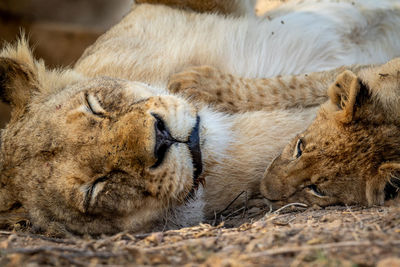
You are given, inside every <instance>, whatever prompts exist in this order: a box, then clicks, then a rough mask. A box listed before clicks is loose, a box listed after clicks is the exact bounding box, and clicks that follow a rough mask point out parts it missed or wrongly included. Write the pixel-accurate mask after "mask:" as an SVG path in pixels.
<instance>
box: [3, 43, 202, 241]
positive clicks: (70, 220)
mask: <svg viewBox="0 0 400 267" xmlns="http://www.w3.org/2000/svg"><path fill="white" fill-rule="evenodd" d="M0 56H1V57H0V89H1V90H0V93H1V94H0V96H1V99H2V100H4V101H6V102H8V103H10V104H11V106H12V107H13V112H12V119H11V121H10V123H9V124H8V125H7V127H6V128H5V129H4V130H3V132H2V136H1V176H0V179H1V180H0V182H1V183H0V205H1V206H0V211H1V212H3V213H4V212H11V211H12V210H13V208H15V207H20V206H21V205H22V207H23V208H24V209H25V210H27V211H28V214H29V219H30V220H31V221H32V222H33V225H34V226H36V227H38V228H46V229H49V228H54V229H56V230H57V229H58V230H61V231H62V230H67V231H70V232H73V233H90V234H99V233H106V234H107V233H114V232H117V231H121V230H131V231H137V230H146V227H145V226H148V227H151V226H152V224H151V223H152V222H153V221H155V220H158V219H160V217H162V216H163V213H164V212H165V211H166V210H167V209H168V207H170V206H172V205H178V204H180V203H182V202H184V201H185V200H186V199H187V198H188V196H190V194H191V191H192V190H193V189H194V188H195V187H196V186H197V185H198V183H199V179H198V177H199V175H200V172H201V151H200V145H199V123H200V120H199V117H198V115H197V110H196V109H195V108H194V107H193V106H192V105H190V104H189V103H187V102H186V101H184V100H183V99H180V98H178V97H175V96H172V95H162V94H159V93H157V92H155V91H154V89H153V88H151V87H150V86H147V85H145V84H141V83H135V82H130V81H126V80H119V79H114V78H107V77H100V78H90V79H89V78H85V77H82V76H80V75H79V74H77V73H74V72H73V71H63V72H61V71H49V70H46V69H45V67H44V64H43V63H42V62H38V61H35V60H34V59H33V58H32V55H31V54H30V51H29V50H28V49H27V48H26V44H24V43H23V44H20V45H19V46H18V47H17V48H11V47H9V48H8V49H4V50H3V52H2V53H1V54H0Z"/></svg>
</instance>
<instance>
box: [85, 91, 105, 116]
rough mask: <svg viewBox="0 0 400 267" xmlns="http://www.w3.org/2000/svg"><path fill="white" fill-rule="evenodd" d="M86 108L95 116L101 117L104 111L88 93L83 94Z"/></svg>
mask: <svg viewBox="0 0 400 267" xmlns="http://www.w3.org/2000/svg"><path fill="white" fill-rule="evenodd" d="M85 99H86V104H87V108H88V109H89V111H90V112H91V113H93V114H94V115H96V116H100V117H103V116H104V114H105V113H106V111H105V110H104V109H103V108H102V107H101V105H100V103H99V100H98V99H97V98H96V97H95V96H93V95H90V94H88V93H86V94H85Z"/></svg>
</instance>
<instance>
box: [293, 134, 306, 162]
mask: <svg viewBox="0 0 400 267" xmlns="http://www.w3.org/2000/svg"><path fill="white" fill-rule="evenodd" d="M303 149H304V143H303V139H301V138H299V140H297V143H296V146H295V148H294V152H293V157H294V158H296V159H297V158H299V157H300V156H301V155H302V154H303Z"/></svg>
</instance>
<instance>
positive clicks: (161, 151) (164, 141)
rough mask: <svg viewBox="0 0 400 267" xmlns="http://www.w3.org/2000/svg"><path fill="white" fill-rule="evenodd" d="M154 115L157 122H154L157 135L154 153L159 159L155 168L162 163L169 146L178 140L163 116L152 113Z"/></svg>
mask: <svg viewBox="0 0 400 267" xmlns="http://www.w3.org/2000/svg"><path fill="white" fill-rule="evenodd" d="M152 115H153V116H154V118H155V119H156V122H155V123H154V128H155V136H156V144H155V147H154V155H155V157H156V159H157V161H156V163H155V164H154V165H153V168H156V167H158V166H159V165H160V164H161V163H162V161H163V159H164V157H165V153H166V152H167V150H168V148H169V147H170V146H171V145H172V144H174V143H176V142H178V141H177V140H176V139H175V138H173V137H172V135H171V133H170V132H169V131H168V129H167V128H166V127H165V123H164V121H163V120H162V119H161V117H160V116H158V115H157V114H152Z"/></svg>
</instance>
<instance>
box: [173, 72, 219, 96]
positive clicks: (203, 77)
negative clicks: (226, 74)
mask: <svg viewBox="0 0 400 267" xmlns="http://www.w3.org/2000/svg"><path fill="white" fill-rule="evenodd" d="M219 74H220V72H219V71H218V70H217V69H215V68H212V67H208V66H203V67H194V68H190V69H188V70H185V71H183V72H180V73H177V74H174V75H172V76H171V78H170V80H169V83H168V89H169V91H170V92H172V93H175V94H180V95H183V96H185V97H186V98H188V99H190V100H193V101H194V102H202V103H205V104H215V103H217V102H218V97H217V95H216V94H215V91H216V90H217V89H218V86H219V83H218V79H219Z"/></svg>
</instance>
